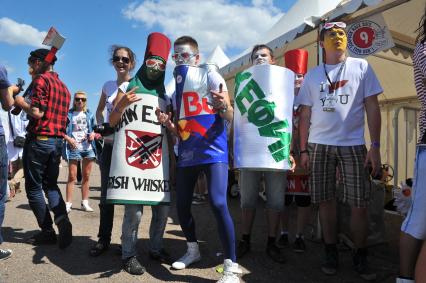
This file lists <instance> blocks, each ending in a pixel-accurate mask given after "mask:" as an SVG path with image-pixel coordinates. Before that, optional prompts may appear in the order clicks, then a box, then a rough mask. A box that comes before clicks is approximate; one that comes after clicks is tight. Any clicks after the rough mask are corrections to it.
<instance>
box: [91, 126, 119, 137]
mask: <svg viewBox="0 0 426 283" xmlns="http://www.w3.org/2000/svg"><path fill="white" fill-rule="evenodd" d="M93 131H94V132H95V133H98V134H100V135H101V136H103V137H104V136H109V135H112V134H113V133H114V131H115V129H114V128H113V127H111V126H110V124H109V123H103V124H101V125H95V126H94V127H93Z"/></svg>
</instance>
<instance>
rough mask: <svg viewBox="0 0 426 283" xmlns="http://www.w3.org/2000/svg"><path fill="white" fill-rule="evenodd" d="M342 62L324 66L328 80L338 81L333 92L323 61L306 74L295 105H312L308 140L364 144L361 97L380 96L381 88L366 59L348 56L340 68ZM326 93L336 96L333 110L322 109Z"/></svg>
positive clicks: (350, 144) (323, 142) (338, 144)
mask: <svg viewBox="0 0 426 283" xmlns="http://www.w3.org/2000/svg"><path fill="white" fill-rule="evenodd" d="M342 64H343V63H340V64H337V65H325V68H326V70H327V73H328V77H329V78H330V80H331V81H332V82H333V84H335V82H336V81H337V84H336V89H335V90H334V95H333V91H330V88H329V87H330V83H329V81H328V79H327V76H326V73H325V71H324V64H321V65H319V66H317V67H315V68H313V69H311V70H310V71H309V72H308V73H307V74H306V76H305V79H304V81H303V84H302V86H301V88H300V92H299V95H298V96H297V97H296V102H295V104H296V105H299V104H300V105H307V106H311V110H312V114H311V121H310V122H311V126H310V129H309V142H310V143H319V144H326V145H335V146H354V145H362V144H365V140H364V100H365V98H367V97H369V96H372V95H379V94H380V93H382V92H383V89H382V87H381V86H380V83H379V81H378V80H377V77H376V75H375V73H374V71H373V69H372V68H371V67H370V65H369V64H368V62H367V61H366V60H364V59H359V58H351V57H348V58H347V59H346V62H345V63H344V64H345V65H344V66H343V68H341V66H342ZM339 70H340V75H339V77H338V78H337V76H338V74H339ZM321 90H323V91H322V92H321ZM327 94H328V95H329V96H330V95H333V97H334V99H335V101H334V103H333V107H334V108H335V110H334V111H332V112H327V111H324V110H323V106H324V104H325V105H327V101H326V96H327Z"/></svg>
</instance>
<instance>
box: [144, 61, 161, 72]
mask: <svg viewBox="0 0 426 283" xmlns="http://www.w3.org/2000/svg"><path fill="white" fill-rule="evenodd" d="M145 64H146V66H147V67H148V68H153V69H154V68H157V69H158V70H160V71H164V70H166V64H164V63H163V62H161V61H158V60H153V59H148V60H146V61H145Z"/></svg>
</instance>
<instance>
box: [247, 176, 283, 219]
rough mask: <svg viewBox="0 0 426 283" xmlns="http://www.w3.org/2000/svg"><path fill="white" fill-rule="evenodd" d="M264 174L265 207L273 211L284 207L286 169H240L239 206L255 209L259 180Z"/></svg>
mask: <svg viewBox="0 0 426 283" xmlns="http://www.w3.org/2000/svg"><path fill="white" fill-rule="evenodd" d="M262 175H264V176H265V191H266V207H267V208H268V209H270V210H274V211H282V210H283V209H284V194H285V191H286V186H287V172H286V171H255V170H249V169H241V170H240V180H239V184H240V195H241V208H248V209H255V208H256V204H257V198H258V196H259V187H260V180H261V177H262Z"/></svg>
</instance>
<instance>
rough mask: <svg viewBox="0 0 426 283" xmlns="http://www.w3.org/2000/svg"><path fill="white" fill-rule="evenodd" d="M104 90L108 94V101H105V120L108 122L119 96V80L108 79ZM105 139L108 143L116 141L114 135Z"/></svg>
mask: <svg viewBox="0 0 426 283" xmlns="http://www.w3.org/2000/svg"><path fill="white" fill-rule="evenodd" d="M102 92H103V93H105V95H106V101H105V107H106V111H105V117H104V122H105V123H107V122H108V121H109V115H110V114H111V111H112V109H113V107H114V103H113V102H114V99H115V98H116V97H117V93H118V85H117V81H116V80H114V81H107V82H106V83H104V86H103V87H102ZM104 141H105V142H108V143H112V142H113V141H114V135H113V134H112V135H109V136H105V137H104Z"/></svg>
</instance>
